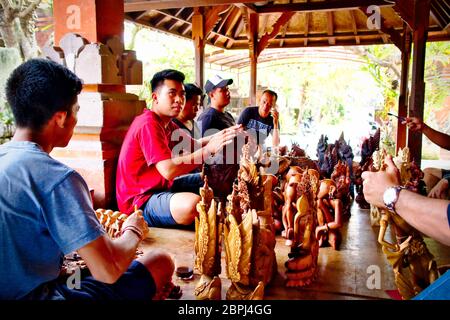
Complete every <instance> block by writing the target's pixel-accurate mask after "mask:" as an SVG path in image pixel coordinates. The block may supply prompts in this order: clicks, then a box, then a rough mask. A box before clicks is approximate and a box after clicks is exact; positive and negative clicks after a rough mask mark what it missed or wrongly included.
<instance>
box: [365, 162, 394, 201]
mask: <svg viewBox="0 0 450 320" xmlns="http://www.w3.org/2000/svg"><path fill="white" fill-rule="evenodd" d="M386 164H387V167H386V171H378V172H370V171H364V172H363V173H362V175H361V177H362V178H363V180H364V181H363V193H364V198H365V199H366V201H367V202H369V203H370V204H372V205H374V206H376V207H381V208H384V201H383V193H384V191H385V190H386V189H387V188H389V187H393V186H398V185H399V184H400V178H399V171H398V169H397V167H396V166H395V164H394V162H393V161H392V157H391V156H388V157H387V158H386Z"/></svg>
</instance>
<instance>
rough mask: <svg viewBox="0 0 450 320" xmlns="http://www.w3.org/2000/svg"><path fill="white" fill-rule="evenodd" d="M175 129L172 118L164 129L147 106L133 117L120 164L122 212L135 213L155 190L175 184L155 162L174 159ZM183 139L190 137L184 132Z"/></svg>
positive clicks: (118, 177) (120, 156) (118, 168)
mask: <svg viewBox="0 0 450 320" xmlns="http://www.w3.org/2000/svg"><path fill="white" fill-rule="evenodd" d="M176 129H179V127H178V126H177V125H176V124H174V123H173V122H172V121H171V122H170V123H169V125H168V126H167V128H164V125H163V122H162V121H161V119H160V118H159V116H158V115H157V114H156V113H154V112H153V111H151V110H148V109H144V112H143V113H142V114H141V115H139V116H137V117H136V118H135V119H134V120H133V123H132V124H131V126H130V128H129V129H128V132H127V134H126V136H125V139H124V141H123V144H122V148H121V150H120V155H119V162H118V164H117V177H116V196H117V204H118V205H119V210H120V211H121V212H124V213H131V212H133V211H134V205H137V206H138V208H140V207H141V206H142V205H143V204H144V203H145V202H147V200H148V199H149V198H150V196H151V195H152V194H153V193H154V192H155V191H162V190H168V189H169V188H170V187H171V186H172V183H173V180H167V179H165V178H164V177H163V176H162V175H161V174H160V173H159V171H158V169H156V164H157V163H158V162H160V161H163V160H167V159H170V158H172V148H173V147H174V146H175V145H176V143H177V141H172V139H171V134H172V132H173V131H174V130H176ZM180 131H181V130H180ZM183 139H191V138H190V137H189V136H188V135H187V134H185V136H184V137H183ZM191 140H192V139H191Z"/></svg>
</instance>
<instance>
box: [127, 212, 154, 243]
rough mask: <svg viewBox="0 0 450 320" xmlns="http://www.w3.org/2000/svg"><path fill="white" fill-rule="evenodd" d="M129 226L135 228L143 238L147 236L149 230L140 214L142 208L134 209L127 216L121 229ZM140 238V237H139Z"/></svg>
mask: <svg viewBox="0 0 450 320" xmlns="http://www.w3.org/2000/svg"><path fill="white" fill-rule="evenodd" d="M128 226H131V227H132V228H137V229H138V230H139V231H140V232H141V233H142V235H143V238H146V237H147V234H148V232H149V228H148V224H147V222H146V221H145V219H144V217H143V216H142V210H136V211H135V212H133V213H132V214H130V215H129V216H128V218H127V219H126V220H125V221H124V223H123V225H122V230H125V229H126V227H128ZM141 240H142V239H141Z"/></svg>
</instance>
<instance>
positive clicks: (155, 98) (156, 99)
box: [152, 92, 158, 103]
mask: <svg viewBox="0 0 450 320" xmlns="http://www.w3.org/2000/svg"><path fill="white" fill-rule="evenodd" d="M152 100H153V102H154V103H158V95H157V94H156V92H152Z"/></svg>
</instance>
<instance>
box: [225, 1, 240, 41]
mask: <svg viewBox="0 0 450 320" xmlns="http://www.w3.org/2000/svg"><path fill="white" fill-rule="evenodd" d="M231 11H233V12H234V14H233V15H232V16H231V18H230V19H229V24H228V27H227V31H226V32H225V35H226V36H228V37H230V36H231V33H232V31H233V28H234V26H235V25H236V23H237V22H238V20H239V17H240V16H241V11H240V10H239V9H236V8H233V9H232V10H231Z"/></svg>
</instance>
